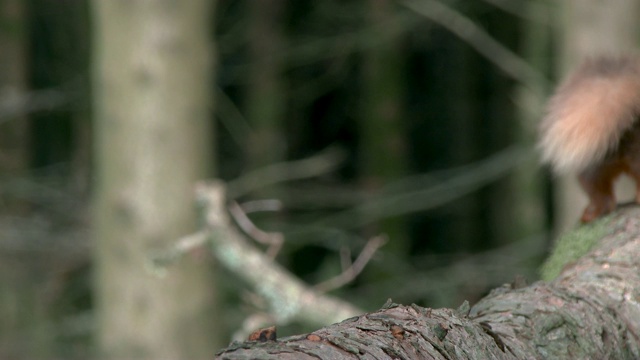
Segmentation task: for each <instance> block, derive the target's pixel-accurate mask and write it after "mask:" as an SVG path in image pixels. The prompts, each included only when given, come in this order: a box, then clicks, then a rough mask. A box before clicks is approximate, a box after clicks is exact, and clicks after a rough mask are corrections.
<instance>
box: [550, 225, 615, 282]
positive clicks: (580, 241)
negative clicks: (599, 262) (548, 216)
mask: <svg viewBox="0 0 640 360" xmlns="http://www.w3.org/2000/svg"><path fill="white" fill-rule="evenodd" d="M608 220H610V216H606V217H603V218H601V219H598V220H596V221H594V222H592V223H589V224H586V225H582V226H580V227H579V228H577V229H575V230H572V231H570V232H569V233H567V234H565V235H563V236H561V237H560V238H559V239H558V241H557V242H556V244H555V247H554V249H553V251H552V253H551V255H550V256H549V258H548V259H547V261H545V263H544V264H543V265H542V267H541V268H540V276H541V278H542V280H544V281H551V280H553V279H555V278H556V277H557V276H558V275H560V272H561V271H562V269H563V268H564V267H565V265H567V264H568V263H571V262H574V261H576V260H578V259H579V258H580V257H582V256H583V255H585V254H586V253H587V252H589V250H591V248H593V246H594V245H595V244H596V243H597V242H598V240H600V239H601V238H602V237H603V236H604V235H605V234H606V233H607V229H608V228H607V226H606V225H607V223H609V221H608Z"/></svg>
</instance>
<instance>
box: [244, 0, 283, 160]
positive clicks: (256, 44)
mask: <svg viewBox="0 0 640 360" xmlns="http://www.w3.org/2000/svg"><path fill="white" fill-rule="evenodd" d="M284 5H285V4H284V2H283V1H282V0H261V1H249V2H247V6H249V7H250V10H249V12H250V17H249V20H250V25H249V30H250V31H249V45H250V60H251V67H250V70H249V79H248V80H249V84H248V88H247V95H246V96H247V99H246V109H247V117H248V120H249V123H250V125H251V126H252V128H253V132H252V133H251V136H249V138H248V139H247V143H246V145H245V149H246V151H247V170H254V169H256V168H259V167H263V166H266V165H270V164H273V163H276V162H281V161H284V160H285V157H286V150H287V146H286V141H285V136H284V130H285V121H284V116H285V96H284V90H283V84H282V82H283V74H282V71H283V68H282V65H283V64H282V52H283V46H282V41H283V38H282V27H283V25H282V13H283V10H284Z"/></svg>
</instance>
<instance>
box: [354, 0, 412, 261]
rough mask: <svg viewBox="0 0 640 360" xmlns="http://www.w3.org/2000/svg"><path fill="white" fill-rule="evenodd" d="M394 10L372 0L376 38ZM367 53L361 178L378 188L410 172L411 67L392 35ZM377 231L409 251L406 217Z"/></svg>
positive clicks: (384, 223)
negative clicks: (406, 111)
mask: <svg viewBox="0 0 640 360" xmlns="http://www.w3.org/2000/svg"><path fill="white" fill-rule="evenodd" d="M394 9H395V3H394V2H393V1H389V0H369V1H368V12H369V14H368V15H369V23H370V24H371V25H373V26H374V28H375V32H376V39H377V38H378V37H384V36H389V31H388V29H386V28H385V25H386V24H388V23H389V21H390V20H393V17H394V16H396V12H395V11H394ZM364 57H365V58H364V74H363V80H364V81H363V90H362V91H363V94H364V96H363V102H362V105H361V106H362V107H363V109H362V111H361V112H360V114H361V117H360V119H359V132H360V135H361V137H360V140H359V142H360V146H359V153H360V163H361V168H360V171H361V174H360V176H361V179H362V183H363V186H364V188H365V189H366V190H367V191H370V192H376V191H379V190H380V188H381V187H383V186H384V185H385V184H386V183H388V182H390V181H393V180H397V179H400V178H401V177H402V176H404V175H406V172H407V167H406V164H407V158H406V155H407V148H406V144H407V139H406V132H405V128H404V126H403V125H404V124H405V123H406V121H404V119H403V114H402V112H403V103H402V99H403V97H404V95H405V94H404V92H405V88H404V87H403V82H404V80H405V79H404V71H405V69H404V64H403V58H402V51H401V46H400V44H398V42H397V41H393V40H391V39H388V40H387V41H384V42H383V43H381V44H380V45H378V46H376V47H374V48H372V49H371V50H370V51H367V52H365V53H364ZM375 232H383V233H385V234H387V235H388V236H389V238H390V239H391V240H392V241H390V242H389V243H388V245H387V250H390V251H394V252H397V253H399V254H400V253H404V252H406V251H407V249H408V245H409V244H408V240H409V239H408V237H407V226H406V222H405V221H404V220H403V219H400V218H394V219H386V220H383V221H381V222H380V224H379V227H378V228H377V229H376V230H375ZM370 235H371V234H370Z"/></svg>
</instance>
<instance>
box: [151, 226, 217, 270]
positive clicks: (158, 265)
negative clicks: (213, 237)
mask: <svg viewBox="0 0 640 360" xmlns="http://www.w3.org/2000/svg"><path fill="white" fill-rule="evenodd" d="M207 241H208V236H207V233H206V232H205V231H198V232H196V233H193V234H191V235H187V236H184V237H181V238H180V239H178V240H177V241H176V242H175V243H174V244H173V246H171V247H170V248H169V249H168V250H164V251H162V252H160V253H159V254H154V255H153V256H152V257H151V259H150V260H151V264H149V265H150V267H151V269H152V271H153V272H154V273H157V274H159V275H163V274H164V270H165V269H164V268H166V267H167V266H169V265H171V264H172V263H174V262H175V261H176V260H178V259H179V258H180V257H182V256H183V255H184V254H186V253H188V252H189V251H191V250H193V249H196V248H198V247H200V246H203V245H205V244H206V243H207Z"/></svg>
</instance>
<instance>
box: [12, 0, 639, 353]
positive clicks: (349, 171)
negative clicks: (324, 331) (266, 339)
mask: <svg viewBox="0 0 640 360" xmlns="http://www.w3.org/2000/svg"><path fill="white" fill-rule="evenodd" d="M613 3H615V4H613ZM613 3H605V4H600V3H599V2H594V1H566V2H562V4H557V3H556V2H548V1H544V0H537V1H534V0H530V1H525V0H483V1H469V0H451V1H444V0H438V1H435V0H406V1H392V0H352V1H335V0H322V1H308V0H296V1H287V0H253V1H246V0H238V1H227V0H219V1H207V0H191V1H169V0H146V1H137V0H136V1H133V0H132V1H129V2H117V1H109V0H102V1H100V0H96V1H88V0H55V1H54V0H2V1H0V46H1V49H2V51H0V85H1V86H0V358H6V359H9V358H11V359H35V358H65V359H72V358H78V359H85V358H88V357H92V356H94V355H96V354H99V353H100V354H106V355H105V357H109V356H111V357H112V358H118V356H120V358H122V355H123V354H127V358H134V357H138V358H150V359H151V358H207V357H209V358H210V356H206V354H213V352H214V351H215V350H216V349H218V348H220V347H221V346H224V345H225V344H227V343H228V342H229V341H230V340H231V338H232V335H233V334H234V333H236V332H237V331H238V330H239V329H241V328H242V324H243V322H244V321H245V319H247V318H249V317H251V316H252V315H254V314H256V313H267V315H268V312H269V309H268V308H264V307H263V308H261V304H264V301H261V300H260V299H257V300H256V295H255V294H253V295H251V294H252V289H251V288H250V287H248V286H246V284H244V283H243V282H242V281H239V280H238V279H239V277H238V275H237V274H235V273H233V272H231V271H229V270H228V269H226V268H224V267H223V266H220V265H219V264H216V263H217V261H216V260H215V257H214V256H211V255H210V254H208V251H204V252H203V251H201V252H200V253H195V254H190V255H189V256H185V259H181V260H180V261H179V262H180V263H181V265H180V266H169V267H167V268H166V269H165V270H166V272H167V273H169V274H170V275H167V277H168V279H169V280H167V279H166V278H162V277H159V276H156V275H154V274H153V272H154V271H153V269H151V270H149V269H147V268H146V267H145V266H144V259H145V257H148V256H150V254H151V253H152V252H153V251H158V250H159V249H163V248H166V247H170V246H171V244H173V243H175V241H177V240H178V239H179V238H180V237H183V236H186V235H189V234H190V233H192V232H194V231H196V230H197V225H196V217H197V215H196V212H195V210H194V209H195V201H194V198H193V195H192V193H193V191H192V190H193V186H195V183H196V181H197V180H200V179H205V178H219V179H222V180H224V181H225V182H227V185H228V194H227V196H228V197H229V198H230V199H231V200H233V203H235V202H237V203H238V204H239V205H240V207H241V208H242V209H243V211H244V213H246V214H247V216H248V217H249V218H251V220H252V221H253V223H254V224H256V226H258V227H259V228H260V229H262V230H264V231H268V232H277V233H280V234H282V235H283V238H284V242H283V245H282V248H281V250H280V251H279V252H278V253H277V255H276V257H275V260H276V261H277V262H278V263H280V264H282V266H283V267H285V268H286V269H288V270H289V271H291V272H292V273H293V274H295V275H296V276H298V277H299V278H300V279H302V280H303V281H304V282H305V283H307V284H309V285H314V284H318V283H321V282H322V281H324V280H326V279H329V278H332V277H334V276H336V275H338V274H340V273H341V271H343V267H341V263H344V262H345V259H351V260H353V259H355V258H356V257H357V256H358V254H359V253H360V252H361V251H362V250H363V248H366V247H367V245H366V244H368V240H369V239H371V238H372V237H374V236H376V235H379V234H384V237H385V238H386V239H387V242H386V243H385V244H384V246H382V247H381V248H379V249H377V251H376V252H375V254H373V256H372V258H371V259H370V261H369V262H368V263H367V264H366V267H365V268H364V270H363V271H362V273H361V274H359V276H358V277H357V278H356V279H355V280H354V281H352V282H350V283H348V284H346V285H344V286H341V287H339V288H337V289H333V290H332V291H331V292H330V293H331V295H333V296H336V297H338V298H341V299H343V300H345V301H347V302H349V303H352V304H354V305H355V306H357V307H359V308H360V309H363V310H364V311H370V310H374V309H377V308H379V307H380V306H381V305H382V304H383V303H384V302H385V301H386V300H387V298H392V299H393V300H394V301H395V302H398V303H406V304H409V303H416V304H419V305H422V306H428V307H456V306H458V305H459V304H460V303H462V302H463V301H464V300H469V301H470V302H471V303H473V302H474V301H475V300H477V299H478V298H480V297H482V296H483V295H484V294H486V293H487V292H488V291H489V290H490V289H491V288H493V287H496V286H499V285H501V284H503V283H505V282H511V281H513V280H514V277H515V276H516V275H521V276H523V277H524V278H526V279H528V280H535V279H536V278H537V274H536V268H537V266H538V264H539V263H540V262H541V260H542V259H543V258H544V255H545V253H546V251H547V249H548V246H549V240H548V238H549V236H548V235H547V234H548V233H549V230H550V229H552V228H553V226H554V225H558V224H560V223H562V222H566V223H573V222H574V221H575V218H576V217H575V216H573V215H571V214H569V215H563V214H564V213H565V212H571V211H573V213H575V212H576V211H580V208H581V206H580V205H577V202H576V201H577V200H576V201H574V200H572V199H569V200H567V198H558V199H559V200H557V201H555V202H554V201H553V199H554V198H555V195H554V192H553V191H551V190H552V188H553V187H551V186H549V185H551V183H550V181H549V179H548V177H546V176H545V175H544V171H543V170H542V169H540V168H539V166H538V165H537V157H536V156H535V151H534V144H535V129H536V124H537V122H538V119H539V118H540V116H541V114H542V109H543V104H544V101H545V99H546V97H547V95H548V92H549V91H550V90H551V88H552V84H554V83H555V80H554V79H555V78H556V76H555V75H556V74H560V73H564V71H565V70H566V68H568V67H569V66H570V64H571V63H573V62H574V61H575V59H577V58H579V57H581V56H584V55H585V54H589V53H591V52H594V51H601V50H603V49H604V50H611V49H613V50H620V49H625V50H626V49H629V48H631V47H632V46H634V45H635V44H636V43H637V40H635V38H634V37H635V36H636V34H638V31H637V29H636V27H637V25H636V24H634V23H633V22H634V21H631V20H630V21H626V19H633V18H635V17H636V15H637V14H638V11H637V5H636V3H637V1H626V2H622V1H614V2H613ZM604 8H607V11H604V10H603V9H604ZM585 19H589V20H588V21H585ZM594 34H597V35H594ZM166 38H170V39H171V41H165V40H166ZM576 39H578V40H576ZM580 39H586V40H585V41H581V40H580ZM567 44H570V45H567ZM594 44H595V45H594ZM156 46H157V47H156ZM163 46H164V47H163ZM145 51H148V53H145ZM165 54H168V55H167V56H166V58H167V59H168V60H167V61H165V58H164V56H165ZM185 79H186V80H185ZM176 109H178V110H176ZM174 137H178V138H179V140H177V142H175V143H174V142H173V141H174V140H173V139H174ZM176 144H177V145H176ZM192 145H193V146H192ZM187 147H188V148H189V149H187V150H185V149H186V148H187ZM176 149H177V150H176ZM114 164H115V165H114ZM118 166H120V167H118ZM130 179H133V180H130ZM145 181H146V182H145ZM562 181H563V180H562V179H559V180H558V182H557V186H556V187H555V188H556V189H560V188H562V187H563V186H565V187H569V188H570V187H571V185H566V184H563V183H562ZM131 184H134V185H131ZM149 189H150V190H149ZM147 190H149V191H147ZM566 193H571V191H570V190H567V191H566V192H562V194H566ZM114 194H117V195H114ZM574 194H575V192H574ZM114 196H116V198H115V200H114V198H113V197H114ZM580 201H581V200H580ZM130 204H134V205H130ZM135 204H139V206H138V205H135ZM558 204H559V205H558ZM563 204H564V205H563ZM567 204H569V205H567ZM556 205H557V206H558V207H556ZM112 206H113V207H115V208H111V207H112ZM136 206H138V207H136ZM574 207H575V208H577V210H571V209H573V208H574ZM568 208H569V210H567V209H568ZM141 209H142V210H141ZM144 209H147V210H144ZM138 210H140V211H141V212H140V213H137V212H136V211H138ZM132 214H133V215H132ZM563 216H564V218H563ZM572 216H573V217H572ZM123 219H124V220H123ZM554 219H559V220H554ZM562 219H568V220H562ZM174 220H175V221H174ZM137 221H139V222H141V223H142V225H140V227H139V228H138V227H137V226H138V225H136V222H137ZM163 226H164V227H163ZM136 244H142V245H140V246H137V245H136ZM257 246H260V247H263V248H264V246H262V245H257ZM116 253H117V254H118V255H112V254H116ZM110 256H111V257H110ZM118 256H119V258H118ZM114 259H119V260H117V261H115V262H114ZM141 259H142V260H141ZM189 262H197V263H198V265H197V266H195V267H189V265H185V264H184V263H189ZM182 265H185V266H182ZM185 279H186V280H185ZM167 283H170V284H171V285H167ZM187 283H188V284H189V285H188V286H185V285H184V284H187ZM140 289H143V290H140ZM136 291H138V293H136ZM133 293H135V294H136V295H131V294H133ZM164 299H169V300H164ZM194 299H195V300H194ZM189 306H191V308H188V307H189ZM181 307H183V308H184V307H187V308H188V309H187V310H184V311H185V312H183V310H180V309H181ZM195 308H198V309H199V310H197V311H194V310H193V309H195ZM168 309H177V310H170V311H169V310H168ZM185 313H187V314H188V316H186V317H185V316H183V315H182V314H185ZM204 314H206V316H205V315H204ZM267 318H268V316H267ZM274 322H275V321H274ZM191 325H194V327H193V328H191ZM318 326H320V325H319V324H302V323H296V322H292V323H286V324H285V323H280V324H279V327H278V331H279V335H287V334H293V333H296V332H300V331H304V330H305V329H306V330H309V329H313V328H314V327H318ZM160 328H163V329H164V328H166V329H167V330H166V331H164V330H158V329H160ZM156 330H158V331H159V333H158V334H159V335H157V336H155V335H150V334H151V332H154V331H156ZM163 331H164V332H163ZM154 334H155V333H154ZM118 336H120V337H118ZM185 338H187V339H186V340H185ZM123 342H130V343H131V344H129V345H127V346H124V347H123V348H124V350H122V351H121V352H115V353H112V354H109V352H110V351H111V350H112V349H113V348H117V347H119V346H120V345H121V344H122V343H123ZM185 348H188V349H189V350H184V349H185ZM195 348H198V349H199V350H194V349H195ZM132 349H133V350H132ZM127 351H128V352H127Z"/></svg>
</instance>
